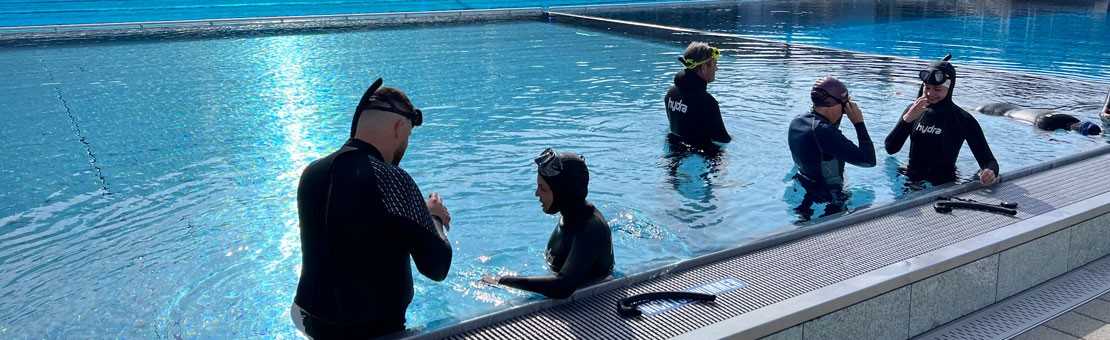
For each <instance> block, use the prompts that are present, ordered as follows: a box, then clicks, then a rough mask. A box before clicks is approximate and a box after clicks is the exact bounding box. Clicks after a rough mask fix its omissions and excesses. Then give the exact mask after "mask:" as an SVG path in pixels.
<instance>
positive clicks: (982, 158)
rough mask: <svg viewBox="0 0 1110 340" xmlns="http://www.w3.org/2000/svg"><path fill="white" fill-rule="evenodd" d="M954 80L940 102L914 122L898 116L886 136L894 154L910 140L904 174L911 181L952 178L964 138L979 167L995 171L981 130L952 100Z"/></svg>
mask: <svg viewBox="0 0 1110 340" xmlns="http://www.w3.org/2000/svg"><path fill="white" fill-rule="evenodd" d="M955 83H956V81H955V79H952V85H951V87H950V88H949V90H948V96H947V97H946V98H944V99H943V100H942V101H940V102H938V103H935V104H932V105H930V106H929V107H928V108H927V109H926V110H925V112H924V113H922V114H921V117H920V118H918V119H917V120H916V121H914V122H906V121H905V120H903V119H902V118H901V117H899V118H898V124H896V125H895V126H894V130H893V131H891V132H890V134H889V135H887V137H886V143H885V144H886V152H887V153H888V154H895V153H897V152H898V151H899V150H901V149H902V145H903V144H905V143H906V138H907V137H908V138H909V139H910V162H909V163H910V164H909V166H908V167H907V169H906V170H907V173H906V175H907V176H908V177H909V179H910V180H911V181H918V180H927V181H929V182H932V183H933V184H941V183H947V182H951V181H953V180H955V179H956V157H957V156H959V154H960V148H961V147H962V146H963V144H964V141H967V145H968V147H970V148H971V153H972V154H974V155H975V160H976V161H977V162H978V163H979V167H980V168H981V169H991V170H993V171H994V173H995V174H998V161H996V160H995V159H994V154H993V153H992V152H991V149H990V146H989V145H987V139H986V137H984V136H983V129H982V128H980V127H979V122H977V121H976V120H975V117H972V116H971V114H970V113H967V111H964V109H962V108H960V107H959V106H957V105H956V104H955V103H953V102H952V91H953V89H954V88H955V86H956V84H955Z"/></svg>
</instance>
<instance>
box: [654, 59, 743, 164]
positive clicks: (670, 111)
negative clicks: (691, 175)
mask: <svg viewBox="0 0 1110 340" xmlns="http://www.w3.org/2000/svg"><path fill="white" fill-rule="evenodd" d="M720 57H721V52H720V51H719V50H717V48H715V47H709V45H708V44H706V43H703V42H693V43H690V46H688V47H686V52H685V53H683V54H682V56H681V57H679V58H678V61H679V62H681V63H682V65H683V66H684V67H685V69H683V70H682V71H679V72H678V74H676V75H675V76H674V86H671V89H670V90H668V91H667V95H666V97H664V98H663V101H664V104H666V109H667V120H668V121H669V122H670V126H671V134H672V135H674V136H677V137H678V139H679V140H681V141H682V142H683V143H686V144H689V145H692V146H705V145H708V144H710V143H713V142H716V143H728V142H729V141H731V140H732V137H731V136H729V135H728V131H727V130H725V123H724V120H723V119H722V118H721V108H720V106H719V105H718V104H717V100H716V99H714V98H713V95H710V94H709V92H706V88H707V87H708V86H709V83H711V82H713V80H714V79H715V78H716V76H717V59H719V58H720Z"/></svg>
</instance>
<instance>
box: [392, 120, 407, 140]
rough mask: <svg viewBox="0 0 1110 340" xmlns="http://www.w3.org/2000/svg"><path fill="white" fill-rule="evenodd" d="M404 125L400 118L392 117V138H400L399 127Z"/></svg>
mask: <svg viewBox="0 0 1110 340" xmlns="http://www.w3.org/2000/svg"><path fill="white" fill-rule="evenodd" d="M404 125H405V123H403V122H401V120H400V119H394V120H393V138H394V139H399V138H401V128H402V127H403V126H404Z"/></svg>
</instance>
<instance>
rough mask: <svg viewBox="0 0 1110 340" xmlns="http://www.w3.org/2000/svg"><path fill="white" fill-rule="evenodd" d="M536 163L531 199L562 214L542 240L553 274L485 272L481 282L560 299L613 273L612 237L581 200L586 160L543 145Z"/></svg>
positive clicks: (585, 184) (548, 210)
mask: <svg viewBox="0 0 1110 340" xmlns="http://www.w3.org/2000/svg"><path fill="white" fill-rule="evenodd" d="M536 164H537V165H539V175H538V176H536V197H539V199H540V204H541V206H542V207H543V212H545V213H548V214H555V213H559V214H561V215H562V219H561V221H560V222H559V224H558V225H556V226H555V230H554V231H553V232H552V233H551V238H550V239H549V240H548V241H547V256H546V257H547V264H548V266H550V267H551V271H553V272H555V274H554V275H546V276H535V277H517V276H504V277H500V278H497V277H493V276H486V277H483V278H482V281H483V282H486V283H488V284H501V285H505V286H509V287H513V288H517V289H522V290H527V291H530V292H536V293H540V294H543V295H544V296H547V297H549V298H556V299H564V298H567V297H570V295H571V294H573V293H574V291H575V290H578V288H582V287H584V286H586V285H588V284H590V283H594V282H597V281H601V280H603V279H605V278H606V277H609V275H610V274H612V273H613V239H612V235H611V233H610V230H609V223H608V222H606V221H605V217H603V216H601V212H599V211H598V210H597V208H594V205H593V204H590V202H588V201H586V194H587V193H588V191H589V190H588V186H589V183H590V172H589V170H588V169H587V168H586V160H585V159H583V158H582V157H581V156H579V155H577V154H574V153H571V152H563V153H557V152H555V151H554V150H552V149H547V150H544V151H543V153H541V154H540V156H539V157H537V158H536Z"/></svg>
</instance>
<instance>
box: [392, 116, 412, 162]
mask: <svg viewBox="0 0 1110 340" xmlns="http://www.w3.org/2000/svg"><path fill="white" fill-rule="evenodd" d="M394 136H395V138H397V149H395V150H393V165H394V166H396V165H400V164H401V158H404V157H405V151H407V150H408V148H409V137H411V136H412V122H410V121H409V120H408V119H405V118H402V119H401V120H400V124H398V125H396V128H395V131H394Z"/></svg>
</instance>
